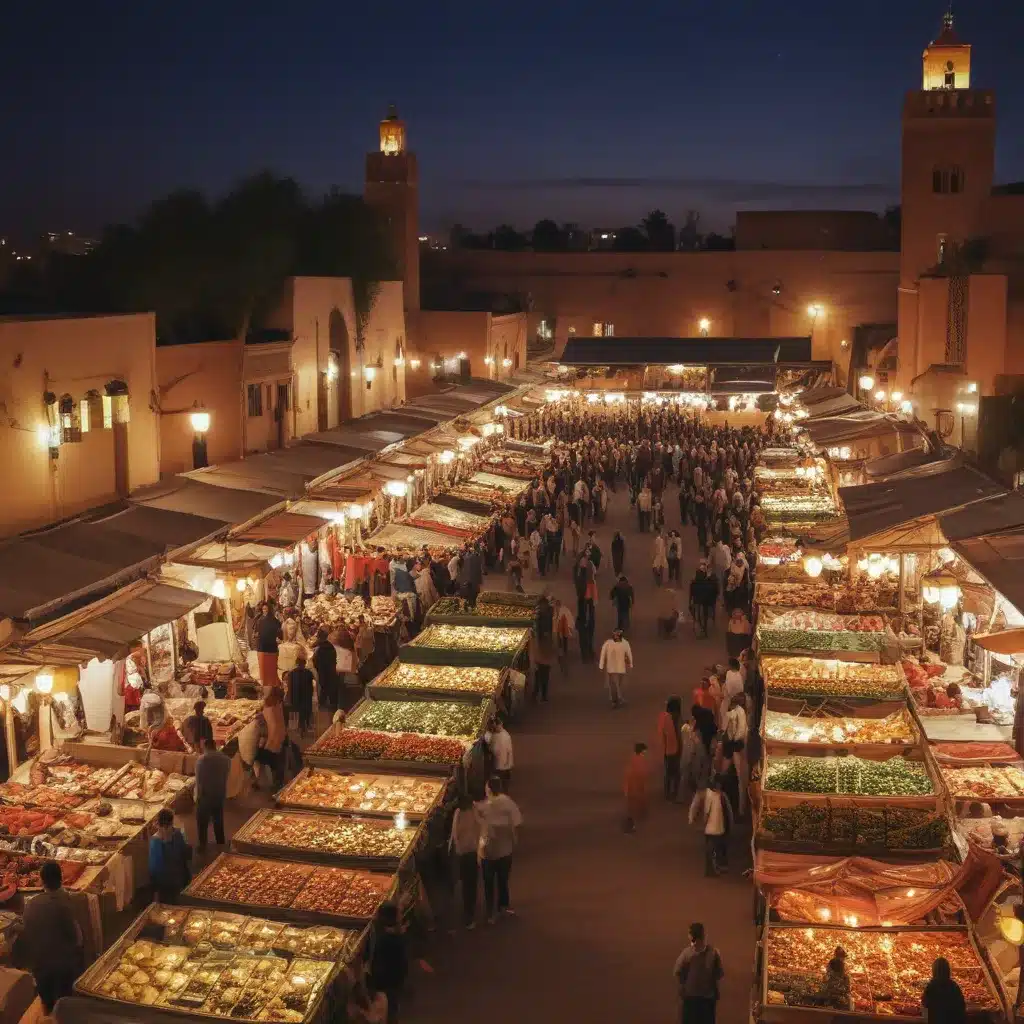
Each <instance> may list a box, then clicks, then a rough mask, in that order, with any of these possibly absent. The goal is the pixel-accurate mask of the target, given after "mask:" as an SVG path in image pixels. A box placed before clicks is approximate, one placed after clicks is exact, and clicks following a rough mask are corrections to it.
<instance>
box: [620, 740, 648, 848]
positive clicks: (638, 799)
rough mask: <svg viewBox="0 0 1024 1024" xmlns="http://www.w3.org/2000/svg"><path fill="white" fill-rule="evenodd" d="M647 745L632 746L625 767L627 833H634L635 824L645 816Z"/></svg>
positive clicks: (637, 744)
mask: <svg viewBox="0 0 1024 1024" xmlns="http://www.w3.org/2000/svg"><path fill="white" fill-rule="evenodd" d="M646 755H647V744H646V743H636V744H634V745H633V756H632V757H631V758H630V759H629V763H628V764H627V765H626V781H625V786H624V787H623V788H624V791H625V794H626V824H625V828H626V831H627V832H635V831H636V823H637V821H638V820H639V819H640V818H644V817H646V816H647V774H648V773H647V756H646Z"/></svg>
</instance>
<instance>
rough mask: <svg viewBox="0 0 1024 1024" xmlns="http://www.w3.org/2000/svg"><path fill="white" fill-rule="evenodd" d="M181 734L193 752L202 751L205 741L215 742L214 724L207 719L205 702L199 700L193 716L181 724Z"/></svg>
mask: <svg viewBox="0 0 1024 1024" xmlns="http://www.w3.org/2000/svg"><path fill="white" fill-rule="evenodd" d="M181 734H182V736H184V737H185V742H186V743H187V744H188V745H189V746H190V747H191V748H192V749H193V750H198V751H202V749H203V740H209V741H210V742H211V743H212V742H213V723H212V722H211V721H210V720H209V719H208V718H207V717H206V702H205V701H202V700H197V701H196V702H195V704H194V705H193V706H192V714H191V715H189V716H188V718H186V719H185V721H184V722H182V724H181Z"/></svg>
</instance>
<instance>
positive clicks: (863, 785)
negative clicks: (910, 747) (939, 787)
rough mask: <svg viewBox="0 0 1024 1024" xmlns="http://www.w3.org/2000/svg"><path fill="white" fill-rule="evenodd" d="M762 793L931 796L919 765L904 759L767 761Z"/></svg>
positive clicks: (812, 758)
mask: <svg viewBox="0 0 1024 1024" xmlns="http://www.w3.org/2000/svg"><path fill="white" fill-rule="evenodd" d="M764 788H765V790H766V791H767V790H779V791H784V792H788V793H855V794H857V795H859V796H915V795H918V796H920V795H925V794H930V793H933V792H934V789H933V787H932V781H931V779H930V778H929V777H928V772H927V771H926V770H925V767H924V765H923V764H921V763H920V762H918V761H911V760H908V759H907V758H905V757H890V758H889V759H888V760H885V761H871V760H868V759H866V758H862V757H856V756H854V755H852V754H851V755H849V756H847V757H779V758H769V760H768V767H767V769H766V771H765V779H764Z"/></svg>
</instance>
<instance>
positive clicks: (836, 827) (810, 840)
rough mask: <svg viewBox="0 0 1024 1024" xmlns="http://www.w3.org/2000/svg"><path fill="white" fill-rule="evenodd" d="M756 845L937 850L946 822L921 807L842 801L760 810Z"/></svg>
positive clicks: (945, 840) (945, 834)
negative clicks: (764, 843)
mask: <svg viewBox="0 0 1024 1024" xmlns="http://www.w3.org/2000/svg"><path fill="white" fill-rule="evenodd" d="M757 839H758V842H759V843H763V842H765V841H766V840H775V841H780V842H785V843H797V844H804V845H807V846H808V847H809V848H811V849H818V848H825V847H828V846H832V845H840V846H842V847H844V848H848V847H853V848H858V849H864V848H865V847H884V848H886V849H890V850H940V849H942V847H944V846H945V845H946V844H947V843H948V841H949V822H948V821H947V819H946V815H945V814H944V813H942V812H937V811H931V810H928V809H926V808H923V807H898V806H891V805H885V806H882V807H858V806H855V805H852V804H849V805H844V804H842V803H830V804H828V805H824V804H814V803H810V802H804V803H800V804H796V805H794V806H785V805H784V806H780V807H775V806H772V805H771V804H770V801H769V803H768V804H767V805H766V807H765V808H764V810H763V812H762V814H761V817H760V820H759V823H758V834H757Z"/></svg>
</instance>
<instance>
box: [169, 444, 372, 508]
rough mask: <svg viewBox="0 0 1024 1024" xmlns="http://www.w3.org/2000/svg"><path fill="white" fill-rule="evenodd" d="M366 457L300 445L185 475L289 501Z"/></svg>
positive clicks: (346, 450)
mask: <svg viewBox="0 0 1024 1024" xmlns="http://www.w3.org/2000/svg"><path fill="white" fill-rule="evenodd" d="M365 456H366V452H365V451H359V450H355V449H351V448H340V449H339V448H338V447H336V446H334V445H321V444H305V443H300V444H296V445H293V446H292V447H290V448H281V449H279V450H278V451H273V452H262V453H261V454H259V455H250V456H248V457H247V458H244V459H239V460H237V461H236V462H225V463H222V464H220V465H217V466H210V467H208V468H207V469H197V470H194V471H193V472H191V473H186V474H185V475H186V476H187V477H189V479H192V480H201V481H202V482H203V483H208V484H215V485H217V486H220V487H236V488H241V489H242V490H247V491H267V492H269V493H270V494H276V495H280V496H282V497H285V498H301V497H302V496H303V495H304V494H305V493H306V487H307V485H309V484H310V483H312V482H313V481H314V480H317V479H319V478H320V477H322V476H326V475H328V474H331V473H335V472H339V473H340V472H341V471H342V470H343V469H344V468H345V467H346V466H349V465H351V464H352V463H354V462H358V461H359V459H361V458H364V457H365Z"/></svg>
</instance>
